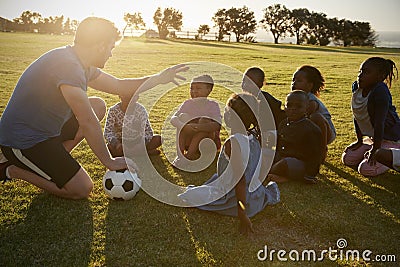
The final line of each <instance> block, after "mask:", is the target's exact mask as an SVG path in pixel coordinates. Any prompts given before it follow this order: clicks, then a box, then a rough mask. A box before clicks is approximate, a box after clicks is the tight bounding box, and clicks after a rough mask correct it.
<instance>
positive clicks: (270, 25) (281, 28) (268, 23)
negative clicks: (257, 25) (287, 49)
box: [260, 4, 291, 44]
mask: <svg viewBox="0 0 400 267" xmlns="http://www.w3.org/2000/svg"><path fill="white" fill-rule="evenodd" d="M290 18H291V11H290V10H289V9H287V8H286V6H284V5H281V4H275V5H273V6H269V7H267V8H266V9H264V19H262V20H261V21H260V22H261V25H262V27H263V28H264V29H266V30H267V31H270V32H271V33H272V35H273V37H274V43H275V44H277V43H278V40H279V38H281V37H285V36H286V33H287V32H288V31H290Z"/></svg>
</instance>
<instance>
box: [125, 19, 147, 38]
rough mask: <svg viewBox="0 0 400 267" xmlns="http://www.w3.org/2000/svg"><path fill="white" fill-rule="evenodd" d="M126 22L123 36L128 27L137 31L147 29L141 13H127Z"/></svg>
mask: <svg viewBox="0 0 400 267" xmlns="http://www.w3.org/2000/svg"><path fill="white" fill-rule="evenodd" d="M124 21H125V22H126V25H125V27H124V30H123V31H122V36H124V35H125V30H126V29H127V28H128V27H133V28H134V29H135V30H139V29H141V28H142V29H143V28H144V27H146V23H144V21H143V18H142V14H140V13H133V14H129V13H125V14H124Z"/></svg>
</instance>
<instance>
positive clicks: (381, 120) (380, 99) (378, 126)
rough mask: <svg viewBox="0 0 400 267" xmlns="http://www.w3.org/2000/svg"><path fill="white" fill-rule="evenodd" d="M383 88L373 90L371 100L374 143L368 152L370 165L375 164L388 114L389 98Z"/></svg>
mask: <svg viewBox="0 0 400 267" xmlns="http://www.w3.org/2000/svg"><path fill="white" fill-rule="evenodd" d="M384 89H385V88H384V87H383V86H381V87H378V88H376V89H375V92H374V93H375V95H374V98H373V101H374V104H375V105H374V106H375V117H374V118H373V120H374V125H373V126H374V139H373V140H374V143H373V145H372V149H371V150H370V151H369V154H370V156H369V158H368V162H369V163H370V164H375V163H376V159H375V152H376V151H377V150H378V149H379V148H381V145H382V140H383V135H384V131H385V120H386V116H387V114H388V113H389V103H390V97H389V95H388V93H386V92H385V91H384Z"/></svg>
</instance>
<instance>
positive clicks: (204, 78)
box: [171, 75, 221, 167]
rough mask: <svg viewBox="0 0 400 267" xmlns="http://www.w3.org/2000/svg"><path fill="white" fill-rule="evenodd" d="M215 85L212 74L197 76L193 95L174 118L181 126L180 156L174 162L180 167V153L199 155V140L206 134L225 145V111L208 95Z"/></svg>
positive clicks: (183, 154) (179, 132)
mask: <svg viewBox="0 0 400 267" xmlns="http://www.w3.org/2000/svg"><path fill="white" fill-rule="evenodd" d="M213 87H214V80H213V79H212V77H211V76H210V75H201V76H198V77H195V78H193V79H192V81H191V84H190V96H191V99H188V100H186V101H185V102H183V104H182V105H181V106H180V107H179V109H178V111H176V112H175V114H174V115H173V116H172V118H171V124H172V125H173V126H175V127H176V128H177V145H178V156H177V158H176V159H175V160H174V162H173V163H172V164H173V165H174V166H176V167H177V165H179V161H180V156H184V157H186V158H187V159H189V160H194V159H197V158H198V157H199V144H200V141H201V140H203V139H204V138H210V139H212V140H214V141H215V143H216V145H217V148H218V149H219V148H220V146H221V141H220V137H219V131H220V129H221V111H220V109H219V105H218V103H217V102H216V101H213V100H209V99H207V97H208V95H209V94H210V93H211V91H212V89H213ZM179 152H180V153H181V154H179Z"/></svg>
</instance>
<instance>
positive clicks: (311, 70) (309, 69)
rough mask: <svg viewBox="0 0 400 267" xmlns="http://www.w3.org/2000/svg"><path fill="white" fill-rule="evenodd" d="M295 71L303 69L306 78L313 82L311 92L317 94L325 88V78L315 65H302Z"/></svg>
mask: <svg viewBox="0 0 400 267" xmlns="http://www.w3.org/2000/svg"><path fill="white" fill-rule="evenodd" d="M297 71H303V72H304V73H305V74H306V78H307V80H308V81H309V82H311V83H312V84H313V88H312V89H311V93H313V94H314V95H316V96H319V95H320V92H321V91H322V90H323V89H324V88H325V79H324V77H323V76H322V74H321V72H320V71H319V70H318V69H317V68H316V67H313V66H310V65H303V66H301V67H300V68H298V69H297Z"/></svg>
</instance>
